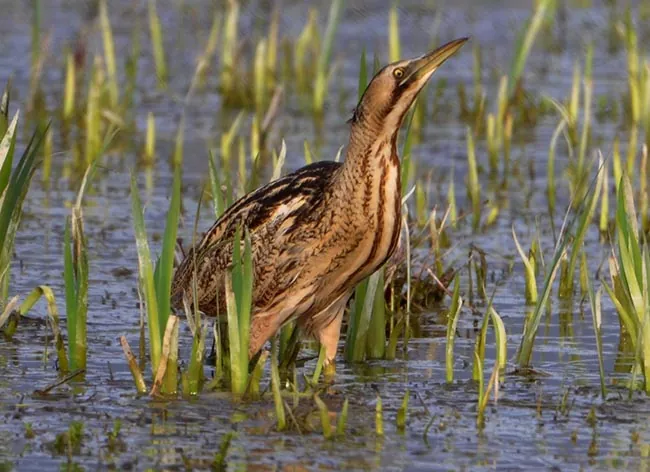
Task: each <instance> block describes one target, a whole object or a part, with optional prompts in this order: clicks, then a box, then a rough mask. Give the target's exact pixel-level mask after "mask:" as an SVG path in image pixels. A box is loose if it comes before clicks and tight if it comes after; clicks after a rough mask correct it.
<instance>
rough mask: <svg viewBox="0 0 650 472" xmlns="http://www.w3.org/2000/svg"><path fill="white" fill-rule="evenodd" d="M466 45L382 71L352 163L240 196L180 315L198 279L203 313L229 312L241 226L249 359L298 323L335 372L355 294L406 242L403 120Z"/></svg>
mask: <svg viewBox="0 0 650 472" xmlns="http://www.w3.org/2000/svg"><path fill="white" fill-rule="evenodd" d="M466 41H467V38H462V39H457V40H455V41H451V42H450V43H447V44H445V45H444V46H442V47H440V48H438V49H436V50H434V51H432V52H430V53H429V54H425V55H424V56H421V57H418V58H416V59H412V60H403V61H398V62H395V63H393V64H390V65H387V66H385V67H384V68H383V69H381V70H380V71H379V72H377V74H376V75H375V76H374V77H373V79H372V81H371V82H370V84H368V86H367V88H366V90H365V92H364V94H363V96H362V97H361V99H360V101H359V103H358V105H357V107H356V108H355V109H354V112H353V115H352V118H351V120H350V138H349V143H348V146H347V149H346V155H345V161H344V162H343V163H337V162H317V163H314V164H311V165H308V166H306V167H303V168H301V169H299V170H297V171H295V172H293V173H291V174H288V175H286V176H285V177H282V178H280V179H277V180H275V181H272V182H270V183H268V184H267V185H265V186H263V187H261V188H258V189H257V190H255V191H253V192H251V193H249V194H247V195H245V196H244V197H242V198H240V199H239V200H237V201H236V202H235V203H234V204H233V205H232V206H231V207H230V208H228V209H227V210H226V211H225V212H224V214H223V215H222V216H221V217H220V218H219V219H217V221H216V222H215V223H214V224H213V225H212V227H211V228H210V229H209V230H208V231H207V232H206V233H205V234H204V236H203V237H202V239H201V241H200V242H199V243H198V244H197V245H196V246H195V247H194V248H192V249H191V250H190V251H189V252H188V254H187V256H186V257H185V259H184V260H183V262H182V263H181V264H180V265H179V267H178V269H177V270H176V273H175V275H174V280H173V283H172V306H173V307H174V308H175V309H177V310H180V309H182V307H183V299H185V300H186V301H187V302H189V303H192V302H193V287H192V285H193V278H194V277H196V286H197V289H196V293H197V299H198V308H199V310H200V311H201V312H203V313H204V314H205V315H207V316H217V315H218V314H219V313H221V314H223V313H225V310H226V304H225V288H224V284H225V282H224V278H225V277H227V276H229V267H230V266H231V264H232V254H233V236H234V233H235V231H236V229H237V228H238V227H240V226H243V227H245V228H247V229H248V231H249V234H250V238H251V245H252V254H253V266H254V269H253V273H254V281H253V307H252V312H251V325H250V344H249V345H250V349H249V356H250V357H251V358H252V357H253V356H255V355H256V354H257V353H258V352H259V351H260V350H261V349H262V347H263V346H264V344H265V343H266V342H267V341H268V340H269V339H270V338H271V336H273V335H274V334H275V333H276V332H277V331H278V329H280V327H281V326H282V325H284V324H285V323H287V322H289V321H291V320H296V321H297V324H298V326H299V327H300V328H301V329H302V330H303V333H306V334H308V335H311V336H313V337H315V338H316V339H317V340H318V341H319V342H320V343H321V345H322V346H324V348H325V354H326V359H325V363H326V365H327V364H331V366H330V369H332V368H333V363H334V359H335V357H336V350H337V346H338V341H339V337H340V330H341V320H342V318H343V312H344V310H345V307H346V305H347V301H348V299H349V298H350V296H351V295H352V291H353V290H354V288H355V286H356V285H357V284H358V283H359V282H360V281H361V280H363V279H364V278H365V277H368V276H369V275H370V274H372V273H373V272H375V271H376V270H377V269H379V268H380V267H381V266H382V265H383V264H384V263H385V262H386V260H387V259H388V258H389V257H390V256H391V255H392V253H393V252H394V250H395V247H396V246H397V243H398V240H399V234H400V228H401V222H402V219H401V194H400V192H401V185H400V161H399V157H398V155H397V145H396V141H397V135H398V133H399V129H400V127H401V125H402V122H403V120H404V116H405V115H406V113H407V111H408V110H409V108H410V107H411V105H412V104H413V101H414V100H415V98H416V97H417V95H418V93H419V92H420V90H422V88H423V87H424V85H425V84H426V83H427V81H428V80H429V78H430V77H431V76H432V75H433V73H434V72H435V71H436V69H437V68H438V67H439V66H440V65H441V64H442V63H443V62H445V61H446V60H447V59H448V58H449V57H450V56H452V55H453V54H454V53H455V52H456V51H458V50H459V49H460V48H461V46H462V45H463V44H464V43H465V42H466ZM194 261H196V265H195V264H194Z"/></svg>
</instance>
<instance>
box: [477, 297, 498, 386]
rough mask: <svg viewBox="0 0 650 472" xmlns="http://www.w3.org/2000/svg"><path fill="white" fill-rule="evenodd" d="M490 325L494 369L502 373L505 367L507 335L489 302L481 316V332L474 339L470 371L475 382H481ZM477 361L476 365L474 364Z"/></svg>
mask: <svg viewBox="0 0 650 472" xmlns="http://www.w3.org/2000/svg"><path fill="white" fill-rule="evenodd" d="M490 324H491V325H492V328H493V330H494V338H495V344H496V354H497V357H496V360H495V364H496V367H497V368H498V369H499V370H500V371H503V370H504V369H505V367H506V356H507V335H506V328H505V324H504V323H503V320H502V319H501V316H499V314H498V313H497V311H496V310H495V309H494V307H493V306H492V302H491V301H490V302H489V304H488V308H487V311H486V312H485V315H484V316H483V323H482V324H481V331H480V333H479V335H478V336H477V337H476V343H475V345H474V361H475V362H474V368H473V370H472V374H473V378H474V380H475V381H479V382H480V381H481V378H480V375H481V374H480V373H481V372H482V370H483V369H482V367H481V366H482V365H484V363H485V345H486V341H487V330H488V326H489V325H490ZM477 360H478V363H477V362H476V361H477Z"/></svg>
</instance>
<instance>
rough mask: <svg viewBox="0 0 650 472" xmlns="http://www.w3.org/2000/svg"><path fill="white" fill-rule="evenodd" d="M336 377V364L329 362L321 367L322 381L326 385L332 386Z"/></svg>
mask: <svg viewBox="0 0 650 472" xmlns="http://www.w3.org/2000/svg"><path fill="white" fill-rule="evenodd" d="M335 377H336V363H335V362H334V361H333V360H331V361H329V362H326V363H325V365H323V379H324V380H325V383H327V384H333V383H334V379H335Z"/></svg>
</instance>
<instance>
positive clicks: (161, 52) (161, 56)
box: [148, 0, 167, 88]
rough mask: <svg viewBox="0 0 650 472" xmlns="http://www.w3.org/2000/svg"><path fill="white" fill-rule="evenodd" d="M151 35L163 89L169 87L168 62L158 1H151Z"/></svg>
mask: <svg viewBox="0 0 650 472" xmlns="http://www.w3.org/2000/svg"><path fill="white" fill-rule="evenodd" d="M148 12H149V34H150V36H151V49H152V51H153V59H154V64H155V67H156V76H157V77H158V85H159V86H160V87H161V88H165V87H167V60H166V59H165V46H164V44H163V36H162V26H161V24H160V17H159V16H158V10H157V8H156V0H149V3H148Z"/></svg>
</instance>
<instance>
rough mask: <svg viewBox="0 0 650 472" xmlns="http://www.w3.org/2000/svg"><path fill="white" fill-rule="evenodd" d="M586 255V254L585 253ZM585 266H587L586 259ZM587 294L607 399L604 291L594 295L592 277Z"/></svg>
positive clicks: (603, 391)
mask: <svg viewBox="0 0 650 472" xmlns="http://www.w3.org/2000/svg"><path fill="white" fill-rule="evenodd" d="M583 254H584V253H583ZM584 260H585V265H586V258H585V259H584ZM587 293H588V294H589V304H590V306H591V319H592V321H593V327H594V336H595V338H596V353H597V354H598V373H599V376H600V394H601V396H602V398H603V399H605V398H607V388H606V387H605V360H604V354H603V335H602V324H603V317H602V308H601V307H602V304H601V298H602V289H598V291H597V292H595V293H594V286H593V283H592V281H591V277H587Z"/></svg>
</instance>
